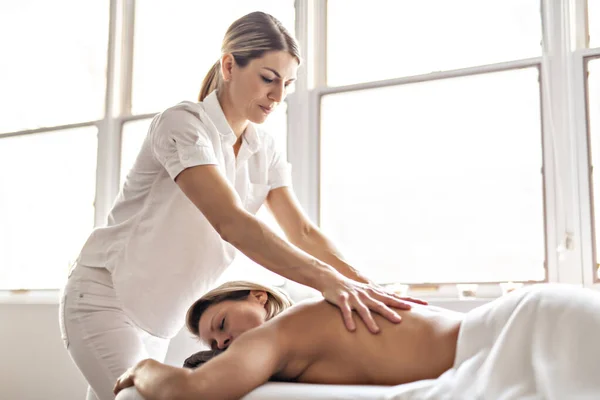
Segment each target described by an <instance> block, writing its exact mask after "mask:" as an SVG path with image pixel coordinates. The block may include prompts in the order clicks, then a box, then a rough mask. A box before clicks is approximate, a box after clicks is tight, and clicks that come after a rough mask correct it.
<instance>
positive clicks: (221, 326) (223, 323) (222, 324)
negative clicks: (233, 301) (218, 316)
mask: <svg viewBox="0 0 600 400" xmlns="http://www.w3.org/2000/svg"><path fill="white" fill-rule="evenodd" d="M223 329H225V317H223V319H222V320H221V325H220V326H219V330H221V331H222V330H223Z"/></svg>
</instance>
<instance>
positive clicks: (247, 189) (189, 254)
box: [78, 91, 291, 338]
mask: <svg viewBox="0 0 600 400" xmlns="http://www.w3.org/2000/svg"><path fill="white" fill-rule="evenodd" d="M235 141H236V137H235V134H234V133H233V131H232V130H231V128H230V127H229V124H228V123H227V120H226V119H225V115H224V114H223V111H222V109H221V106H220V105H219V101H218V99H217V96H216V91H215V92H212V93H211V94H210V95H209V96H207V97H206V98H205V99H204V101H203V102H200V103H192V102H182V103H180V104H178V105H176V106H174V107H172V108H169V109H167V110H165V111H164V112H162V113H160V114H158V115H157V116H156V117H155V118H154V120H153V121H152V124H151V125H150V129H149V131H148V135H147V136H146V139H145V140H144V143H143V145H142V148H141V150H140V153H139V154H138V157H137V159H136V161H135V164H134V166H133V167H132V169H131V171H130V172H129V174H128V175H127V179H126V181H125V184H124V186H123V188H122V189H121V191H120V193H119V195H118V197H117V199H116V202H115V204H114V206H113V208H112V210H111V212H110V214H109V216H108V220H107V224H106V226H104V227H99V228H96V229H95V230H94V231H93V232H92V234H91V236H90V237H89V239H88V240H87V242H86V243H85V245H84V247H83V249H82V251H81V253H80V255H79V258H78V262H79V264H81V265H86V266H91V267H105V268H107V269H108V270H109V271H110V272H111V273H112V276H113V282H114V285H115V290H116V293H117V296H118V298H119V299H120V300H121V303H122V306H123V309H124V310H125V312H127V314H129V315H130V316H131V318H132V319H133V320H134V322H135V323H137V324H138V325H139V326H140V327H141V328H142V329H144V330H147V331H148V332H150V333H152V334H154V335H156V336H159V337H164V338H170V337H172V336H174V335H175V334H176V333H177V332H178V331H179V329H180V328H181V327H182V326H183V324H184V318H185V313H186V311H187V308H188V307H189V306H190V305H191V304H192V303H193V301H195V300H196V299H197V298H198V297H200V296H201V295H202V294H204V293H205V292H206V291H207V290H208V289H209V288H210V287H211V286H212V285H213V284H214V283H215V281H216V280H217V278H218V277H219V275H220V274H221V273H222V272H223V271H224V270H225V268H227V266H229V264H231V262H232V261H233V259H234V257H235V253H236V250H235V248H233V246H231V245H230V244H228V243H227V242H225V241H223V240H222V239H221V237H220V236H219V235H218V234H217V232H216V231H215V230H214V228H213V227H212V226H211V225H210V223H209V222H208V220H207V219H206V218H205V217H204V216H203V214H202V213H201V212H200V211H199V210H198V209H197V208H196V207H195V206H194V205H193V204H192V202H191V201H190V200H189V199H188V198H187V197H186V196H185V195H184V194H183V192H182V191H181V190H180V189H179V187H178V186H177V184H176V183H175V182H174V179H175V177H176V176H177V175H178V174H179V173H180V172H181V171H183V170H184V169H185V168H189V167H193V166H196V165H205V164H214V165H218V166H219V169H220V170H221V172H222V173H223V176H225V177H226V178H227V180H228V181H229V182H230V183H231V185H232V186H233V187H235V190H236V192H237V194H238V195H239V197H240V199H241V201H242V203H243V204H244V207H245V208H246V209H247V210H248V211H249V212H252V213H256V211H258V209H259V208H260V206H261V205H262V204H263V202H264V201H265V198H266V196H267V194H268V192H269V190H271V189H275V188H278V187H281V186H289V185H291V176H290V167H289V164H288V163H287V161H286V160H285V158H284V157H282V155H281V154H279V153H278V152H277V151H276V146H275V143H274V141H273V138H272V137H271V136H270V135H268V134H266V133H265V132H264V131H262V130H261V129H260V128H259V126H257V125H254V124H252V123H251V124H249V125H248V128H247V129H246V131H245V133H244V135H243V140H242V146H241V148H240V151H239V153H238V157H237V159H236V157H235V155H234V153H233V144H234V143H235ZM204 195H205V196H210V195H211V193H210V192H207V193H205V194H204Z"/></svg>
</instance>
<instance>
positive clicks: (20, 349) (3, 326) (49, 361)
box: [0, 287, 482, 400]
mask: <svg viewBox="0 0 600 400" xmlns="http://www.w3.org/2000/svg"><path fill="white" fill-rule="evenodd" d="M289 289H292V290H290V292H292V293H293V288H292V287H290V288H289ZM292 293H291V294H292ZM293 297H295V298H297V297H296V296H293ZM481 303H482V301H476V300H473V301H456V302H444V303H437V302H432V303H431V304H432V305H438V306H442V307H446V308H450V309H453V310H456V311H462V312H465V311H468V310H469V309H471V308H472V307H473V306H475V305H477V304H481ZM199 349H200V347H199V345H198V344H197V342H195V341H194V340H193V339H192V338H191V337H190V335H189V334H188V333H187V332H186V331H185V330H182V331H181V332H180V333H179V334H178V335H177V336H176V337H175V338H174V339H173V340H172V341H171V345H170V347H169V352H168V354H167V359H166V362H167V363H168V364H171V365H177V366H181V365H182V364H183V360H184V359H185V358H187V357H188V356H190V355H191V354H192V353H194V352H196V351H198V350H199ZM86 388H87V384H86V383H85V380H84V379H83V376H82V375H81V374H80V372H79V371H78V370H77V368H76V367H75V364H73V362H72V361H71V359H70V358H69V355H68V353H67V351H66V350H65V349H64V347H63V344H62V341H61V338H60V331H59V328H58V305H57V304H0V400H84V399H85V392H86Z"/></svg>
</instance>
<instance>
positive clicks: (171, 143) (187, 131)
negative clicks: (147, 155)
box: [149, 105, 218, 179]
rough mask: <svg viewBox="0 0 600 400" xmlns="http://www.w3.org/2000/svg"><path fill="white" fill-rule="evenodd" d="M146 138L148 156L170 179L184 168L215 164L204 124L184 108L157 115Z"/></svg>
mask: <svg viewBox="0 0 600 400" xmlns="http://www.w3.org/2000/svg"><path fill="white" fill-rule="evenodd" d="M149 135H150V146H151V148H152V153H153V154H154V156H155V157H156V159H157V160H158V161H159V162H160V163H161V164H162V165H163V166H164V168H165V169H166V170H167V172H168V173H169V176H170V177H171V178H172V179H175V178H176V177H177V175H179V174H180V173H181V171H183V170H184V169H186V168H190V167H195V166H197V165H209V164H218V161H217V157H216V156H215V152H214V148H213V144H212V142H211V140H210V136H209V135H208V132H207V130H206V127H205V125H204V124H203V123H202V121H201V120H200V117H199V115H198V114H197V113H195V112H193V111H191V110H189V109H188V108H186V107H183V106H181V105H178V106H175V107H173V108H170V109H168V110H165V111H164V112H162V113H161V114H159V115H158V116H157V117H156V118H155V120H154V122H153V124H152V125H151V127H150V132H149Z"/></svg>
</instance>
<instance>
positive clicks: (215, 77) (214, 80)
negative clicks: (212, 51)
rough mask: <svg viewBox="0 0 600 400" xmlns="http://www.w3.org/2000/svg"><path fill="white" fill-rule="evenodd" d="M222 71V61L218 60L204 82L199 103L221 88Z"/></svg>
mask: <svg viewBox="0 0 600 400" xmlns="http://www.w3.org/2000/svg"><path fill="white" fill-rule="evenodd" d="M220 69H221V60H217V62H216V63H214V65H213V66H212V68H211V69H210V71H208V74H206V76H205V77H204V80H203V81H202V88H201V89H200V95H198V101H203V100H204V98H205V97H206V96H208V95H209V94H210V92H212V91H213V90H215V89H216V88H217V87H218V86H219V73H220V72H221V71H220Z"/></svg>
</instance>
